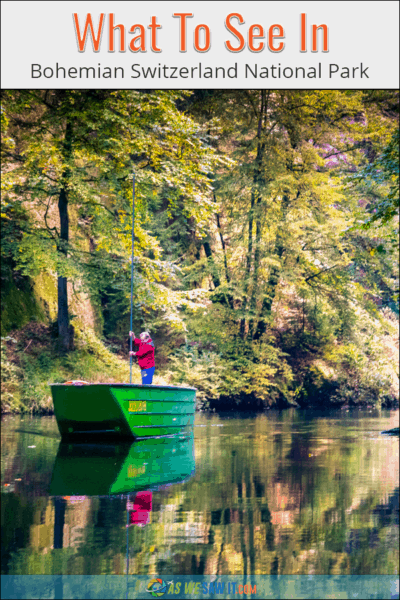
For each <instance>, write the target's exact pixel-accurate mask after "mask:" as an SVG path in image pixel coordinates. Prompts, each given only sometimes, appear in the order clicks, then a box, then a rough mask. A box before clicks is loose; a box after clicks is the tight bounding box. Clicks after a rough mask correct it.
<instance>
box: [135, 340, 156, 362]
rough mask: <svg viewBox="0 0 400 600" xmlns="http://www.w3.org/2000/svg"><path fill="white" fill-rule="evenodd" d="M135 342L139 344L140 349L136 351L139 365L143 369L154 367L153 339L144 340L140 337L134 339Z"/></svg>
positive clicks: (136, 344)
mask: <svg viewBox="0 0 400 600" xmlns="http://www.w3.org/2000/svg"><path fill="white" fill-rule="evenodd" d="M133 344H134V345H135V346H139V350H138V351H137V352H136V358H137V359H138V363H139V367H140V368H141V369H151V367H154V343H153V340H151V339H149V340H146V341H145V342H142V340H140V339H139V338H134V339H133Z"/></svg>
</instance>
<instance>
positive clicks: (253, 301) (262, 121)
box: [248, 90, 269, 339]
mask: <svg viewBox="0 0 400 600" xmlns="http://www.w3.org/2000/svg"><path fill="white" fill-rule="evenodd" d="M268 97H269V96H268ZM267 106H268V98H266V94H265V90H261V99H260V115H259V119H258V129H257V137H258V142H257V157H256V165H255V170H254V177H253V186H254V196H257V202H256V212H255V219H256V237H255V244H254V268H253V277H252V286H251V298H250V303H249V307H250V319H249V332H248V337H249V339H251V338H252V337H253V328H254V325H255V313H256V309H257V290H258V269H259V266H260V260H261V247H260V246H261V233H262V222H261V221H262V215H261V201H262V198H261V194H260V186H261V185H263V184H264V183H265V181H264V177H263V172H262V166H263V158H264V153H265V140H263V141H262V139H261V134H262V130H263V126H264V129H265V126H266V118H267Z"/></svg>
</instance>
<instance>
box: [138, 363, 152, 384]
mask: <svg viewBox="0 0 400 600" xmlns="http://www.w3.org/2000/svg"><path fill="white" fill-rule="evenodd" d="M154 370H155V367H150V369H143V371H141V375H142V385H144V384H145V385H149V384H150V383H153V375H154Z"/></svg>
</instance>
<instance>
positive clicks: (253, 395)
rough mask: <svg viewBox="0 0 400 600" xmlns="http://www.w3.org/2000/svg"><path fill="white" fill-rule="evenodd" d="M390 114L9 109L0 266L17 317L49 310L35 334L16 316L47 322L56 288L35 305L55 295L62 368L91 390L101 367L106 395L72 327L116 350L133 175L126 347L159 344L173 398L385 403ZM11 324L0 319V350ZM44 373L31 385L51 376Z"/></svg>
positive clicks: (36, 100) (83, 101)
mask: <svg viewBox="0 0 400 600" xmlns="http://www.w3.org/2000/svg"><path fill="white" fill-rule="evenodd" d="M397 98H398V93H397V92H396V91H390V90H389V91H384V90H383V91H378V92H372V91H361V90H346V91H341V90H305V91H298V90H209V91H207V92H204V91H201V90H196V91H194V92H193V93H190V92H178V91H171V90H170V91H168V90H165V91H163V90H161V91H152V92H138V91H133V90H119V91H111V90H89V91H87V90H86V91H85V90H47V91H38V90H32V91H27V90H20V91H17V90H10V91H6V92H4V93H3V112H2V122H3V125H4V129H3V136H4V144H3V161H4V163H5V170H4V177H3V186H4V202H3V211H2V224H3V227H2V242H3V243H2V256H3V257H4V258H5V260H6V261H11V262H12V264H13V265H14V267H15V268H14V267H13V268H14V271H15V273H14V275H13V277H14V278H18V277H25V278H30V279H26V282H27V284H29V286H30V287H29V290H28V288H27V290H28V291H27V294H28V296H29V297H31V296H32V290H35V292H34V293H35V294H36V296H37V298H39V299H40V298H42V299H43V297H44V296H47V298H48V302H47V306H46V305H44V303H43V302H42V300H40V301H39V300H38V301H37V303H36V304H37V305H38V306H40V308H41V310H42V313H43V314H42V316H40V317H39V316H36V315H34V314H33V312H32V311H30V310H27V311H26V312H27V313H29V317H28V316H26V319H29V320H32V319H34V318H37V319H39V320H40V319H41V320H43V321H45V320H46V319H47V321H48V320H49V319H55V296H56V290H55V286H54V285H52V286H50V287H51V288H52V289H50V288H49V289H47V290H45V291H44V292H43V289H44V287H46V285H47V284H48V283H49V282H53V284H54V282H55V276H56V275H58V276H63V277H66V278H68V280H69V281H70V282H72V283H73V290H74V291H73V294H76V297H73V298H71V297H70V310H71V312H75V313H77V315H75V318H74V319H73V323H74V326H75V325H76V347H77V349H76V351H75V353H73V354H71V356H70V357H69V358H66V360H67V361H68V360H70V361H72V362H71V363H70V364H69V366H68V363H67V362H66V363H65V364H64V363H63V368H66V369H67V370H68V369H69V371H68V373H70V372H71V373H72V372H74V373H75V372H76V373H77V374H76V378H77V377H81V378H88V377H89V376H90V378H92V376H93V374H94V371H95V369H96V365H97V364H98V362H97V361H100V362H102V363H104V365H106V366H105V369H106V373H107V376H109V374H110V373H121V374H122V371H121V370H120V367H119V366H118V364H117V363H114V362H113V359H112V356H111V357H110V355H108V354H107V356H106V354H104V352H107V350H106V348H105V346H104V345H103V344H102V342H101V341H100V339H99V338H98V337H96V336H95V335H94V333H93V332H89V330H88V327H87V324H86V326H85V327H84V326H83V323H84V318H83V316H82V315H80V314H78V313H79V312H80V311H79V310H77V309H76V308H75V307H76V306H78V302H77V301H76V298H77V297H78V296H79V294H81V295H82V294H83V293H85V294H87V295H88V297H89V298H90V302H91V304H92V306H93V309H94V313H95V318H94V320H95V321H96V324H94V325H93V324H92V325H93V326H94V327H95V328H97V329H96V332H97V333H98V334H99V336H100V337H101V335H104V336H105V338H106V340H107V339H109V340H110V341H111V342H112V344H117V343H120V344H121V347H122V344H123V343H124V342H125V340H126V337H127V331H128V328H129V310H130V300H131V298H130V256H131V227H132V214H131V206H132V171H134V174H135V180H136V188H135V189H136V194H135V256H134V282H133V283H134V291H133V306H134V314H133V320H134V329H136V330H138V329H149V330H150V331H151V332H152V335H154V337H155V339H157V336H158V335H159V336H160V338H161V339H162V340H163V347H162V348H159V352H160V356H161V355H162V359H163V361H165V360H166V361H167V367H166V368H167V369H168V371H167V374H166V375H165V376H166V377H167V378H168V380H170V381H172V382H176V383H187V384H189V385H193V386H195V387H196V388H198V390H199V392H198V394H199V398H200V401H201V403H202V404H203V405H204V406H207V405H208V404H209V403H213V404H214V405H216V406H217V405H218V401H219V399H225V400H226V398H229V399H230V400H229V401H231V403H232V404H234V403H236V402H239V401H240V400H241V399H243V398H248V399H250V400H251V402H252V403H253V404H252V405H253V406H266V405H273V404H274V403H283V401H285V402H286V403H287V402H289V403H291V402H293V400H295V399H296V398H300V394H303V395H304V394H305V393H306V392H307V394H308V396H307V402H308V401H309V399H310V397H311V396H312V395H313V394H314V391H315V393H316V394H317V395H318V394H319V396H320V397H321V398H322V396H323V397H324V400H323V402H329V401H330V399H332V393H333V391H335V393H336V397H335V398H336V400H337V401H342V400H343V401H344V400H346V399H349V398H350V396H353V397H354V398H358V399H359V400H357V402H358V401H365V402H367V401H368V402H370V401H371V402H372V401H373V402H384V401H386V400H385V398H386V399H387V398H389V397H390V398H392V399H393V398H395V396H396V393H397V392H396V385H394V383H393V375H394V372H395V371H394V367H393V365H392V363H391V362H390V361H391V359H390V360H389V362H388V353H389V354H390V352H391V350H390V351H389V350H388V348H391V347H392V346H391V345H392V341H391V339H392V338H391V337H390V336H387V335H386V334H385V331H386V329H385V328H386V327H387V324H386V317H380V316H379V314H380V312H382V309H384V308H385V307H391V308H393V310H395V311H396V310H398V305H397V304H396V302H397V289H398V277H397V270H398V255H397V251H396V250H395V246H394V241H395V240H396V239H397V231H396V227H395V218H394V217H395V216H396V214H397V210H398V209H397V207H398V192H397V183H398V166H397V160H398V111H397V109H395V106H396V102H397ZM63 194H64V196H62V195H63ZM61 197H64V198H66V199H67V205H68V216H69V234H68V235H64V236H62V235H61V230H60V214H59V212H58V207H57V203H58V201H59V200H60V198H61ZM373 211H375V212H373ZM46 282H47V284H46ZM47 287H48V286H47ZM19 297H20V298H22V296H21V294H20V296H19ZM50 298H51V301H50ZM27 300H28V299H27ZM14 305H15V308H17V306H18V302H14V301H13V302H9V303H8V304H7V310H9V309H8V307H12V309H14ZM32 306H33V304H32ZM72 307H74V309H73V310H72ZM10 310H11V308H10ZM20 313H21V311H19V314H20ZM20 316H21V315H20ZM7 319H8V320H7ZM11 321H12V323H14V325H12V324H11ZM92 321H93V318H92ZM25 322H26V321H24V320H21V319H20V320H18V319H17V320H16V319H14V320H12V319H11V320H10V318H9V313H7V312H6V324H7V328H6V330H7V331H8V330H9V329H10V327H11V326H15V327H17V328H20V327H21V326H22V325H23V324H24V323H25ZM365 322H368V323H369V327H370V328H369V330H366V331H363V329H362V328H363V323H365ZM393 326H395V324H394V323H393ZM167 331H168V334H167V335H166V334H165V333H166V332H167ZM372 331H373V332H374V333H373V334H372V333H371V332H372ZM368 335H369V336H370V337H371V336H372V337H373V338H374V339H375V340H376V341H375V342H374V343H372V342H371V341H368V339H369V338H368ZM88 336H89V337H88ZM90 336H92V337H90ZM179 336H180V341H179ZM183 336H185V339H186V340H190V341H191V342H195V343H196V345H195V346H189V345H188V343H187V342H185V345H182V338H183ZM389 338H390V339H389ZM371 344H372V345H371ZM374 344H375V345H374ZM179 345H181V347H180V348H179ZM380 345H382V354H379V352H380V349H379V346H380ZM114 357H115V355H114ZM42 361H44V362H42V363H41V364H39V363H36V362H35V369H34V371H35V372H36V370H38V371H40V372H41V373H42V372H43V373H44V371H45V370H46V369H47V370H48V371H49V372H50V373H51V367H50V366H49V365H48V364H47V366H46V359H45V358H43V359H42ZM78 361H81V362H82V366H79V364H78ZM318 361H319V362H318ZM379 361H383V363H382V364H380V362H379ZM385 361H386V362H385ZM60 364H61V363H60ZM163 364H165V362H164V363H163ZM382 365H384V366H382ZM328 371H329V372H330V375H329V376H328V375H327V374H326V373H327V372H328ZM55 375H56V373H53V374H52V377H55ZM160 377H163V374H162V373H161V375H160ZM31 379H32V381H35V382H36V383H35V384H32V385H34V386H36V387H37V386H39V387H40V385H41V384H40V381H42V380H41V379H39V380H36V379H35V373H32V378H31ZM389 380H390V381H389ZM306 388H307V389H308V391H307V390H306ZM299 390H303V391H302V392H300V391H299ZM313 390H314V391H313ZM318 390H320V391H318ZM321 390H322V391H321ZM43 393H44V392H43ZM26 394H28V392H26ZM26 394H25V396H26ZM29 394H33V391H32V390H31V391H29ZM25 396H24V397H25Z"/></svg>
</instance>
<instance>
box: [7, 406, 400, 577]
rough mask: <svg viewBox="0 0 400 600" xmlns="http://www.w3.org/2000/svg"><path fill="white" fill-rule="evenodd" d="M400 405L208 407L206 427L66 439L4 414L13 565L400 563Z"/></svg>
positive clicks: (263, 570)
mask: <svg viewBox="0 0 400 600" xmlns="http://www.w3.org/2000/svg"><path fill="white" fill-rule="evenodd" d="M398 420H399V412H398V411H385V410H380V411H378V410H375V409H364V410H355V409H354V410H336V411H330V412H321V413H318V412H315V411H313V412H309V411H306V410H304V411H302V410H286V411H272V410H271V411H268V412H267V413H266V414H262V415H247V414H240V415H229V416H223V415H215V414H213V415H206V414H198V415H197V416H196V420H195V427H194V438H190V437H189V438H187V439H186V440H180V441H177V442H174V443H171V442H170V441H168V442H167V443H165V444H164V445H163V444H161V445H157V444H154V442H152V441H150V442H147V443H146V442H145V443H142V445H141V446H140V445H139V446H137V445H136V446H135V445H133V446H131V447H126V446H124V447H117V446H107V447H103V448H101V447H100V448H99V447H96V446H91V447H84V448H82V447H79V448H78V447H75V445H63V444H60V438H59V436H58V430H57V424H56V422H55V419H54V417H26V416H25V417H11V416H6V417H4V418H3V419H2V462H1V480H2V483H1V490H2V503H1V511H2V559H1V560H2V574H9V575H24V574H57V575H59V574H69V575H99V574H123V573H126V570H127V569H128V572H129V573H131V574H137V575H139V574H140V575H158V576H162V575H163V574H166V575H167V574H170V575H174V574H179V575H203V574H208V575H215V574H220V575H237V574H242V575H243V574H252V575H255V574H336V575H339V574H348V575H350V574H351V575H354V574H360V575H361V574H371V575H373V574H382V575H383V574H388V575H389V574H396V573H398V563H399V550H398V543H399V500H398V494H399V439H398V437H397V438H396V437H388V436H384V435H381V433H380V432H381V431H382V430H385V429H389V428H392V427H396V426H398Z"/></svg>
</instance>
